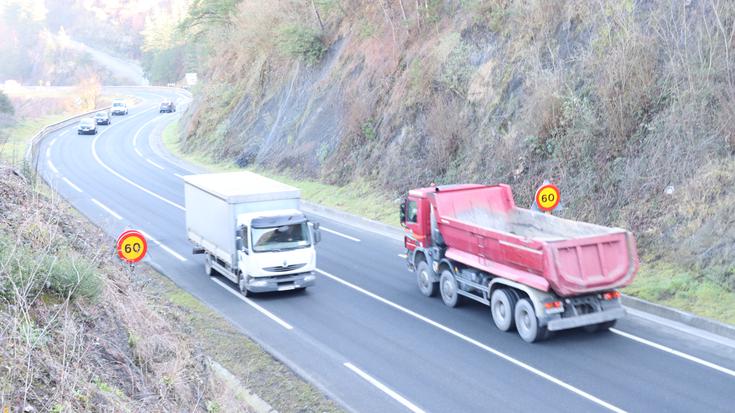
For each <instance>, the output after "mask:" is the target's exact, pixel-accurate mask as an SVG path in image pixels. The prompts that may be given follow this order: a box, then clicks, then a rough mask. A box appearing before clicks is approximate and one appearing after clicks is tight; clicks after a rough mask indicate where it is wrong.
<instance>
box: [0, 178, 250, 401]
mask: <svg viewBox="0 0 735 413" xmlns="http://www.w3.org/2000/svg"><path fill="white" fill-rule="evenodd" d="M0 194H2V196H0V320H1V322H0V325H2V328H0V359H1V360H2V374H0V406H2V407H3V408H8V409H10V410H11V411H57V412H62V411H184V410H185V411H213V410H212V408H213V407H215V406H222V408H225V406H226V407H227V408H226V410H225V411H243V410H242V409H240V408H239V407H238V401H237V400H235V399H234V396H233V395H234V394H235V392H234V391H233V392H232V393H229V392H228V391H227V389H225V388H224V387H223V384H222V383H220V382H219V380H218V379H217V377H215V376H214V375H213V374H212V372H211V371H210V369H209V367H208V364H207V359H206V356H205V355H204V354H203V353H202V352H201V350H200V348H198V346H197V344H196V343H195V342H194V340H192V339H191V338H189V337H188V336H187V335H186V334H183V332H182V331H180V330H179V328H180V327H181V326H180V325H177V323H176V320H177V318H176V317H177V316H180V315H179V314H178V313H177V312H175V311H171V308H167V306H166V305H165V303H164V305H163V306H162V305H161V304H162V303H160V302H158V301H153V300H152V299H151V297H150V296H149V294H148V293H146V290H145V287H144V285H143V284H142V283H141V281H142V279H144V278H142V277H141V275H142V274H141V271H140V269H138V274H136V275H135V276H133V274H132V273H131V272H130V271H128V270H127V269H126V268H124V267H123V266H121V265H120V264H118V263H116V262H115V261H114V259H113V249H112V248H111V247H110V246H111V245H112V244H111V242H112V241H111V240H109V239H106V238H105V237H103V236H102V234H101V233H100V232H99V230H95V229H94V228H92V227H91V226H90V225H89V224H88V223H86V222H85V221H84V220H82V219H80V218H79V217H78V216H77V215H75V214H74V213H72V212H71V211H69V210H68V209H67V207H65V206H64V205H63V204H61V203H60V202H59V201H58V200H54V199H49V198H46V197H45V196H42V195H39V194H38V193H37V192H34V191H32V190H31V189H30V186H29V185H28V184H27V183H26V182H25V181H24V180H23V179H21V178H20V177H18V176H15V175H14V174H13V173H12V172H11V170H10V169H8V168H6V167H4V166H3V167H1V168H0ZM143 273H145V272H143ZM172 321H173V322H172ZM16 409H17V410H16ZM30 409H34V410H30Z"/></svg>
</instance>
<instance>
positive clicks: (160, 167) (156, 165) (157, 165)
mask: <svg viewBox="0 0 735 413" xmlns="http://www.w3.org/2000/svg"><path fill="white" fill-rule="evenodd" d="M144 159H145V160H146V162H148V163H149V164H151V165H153V166H155V167H156V168H158V169H160V170H162V171H163V170H165V169H166V168H164V167H163V166H161V165H159V164H157V163H155V162H153V161H152V160H150V159H148V158H144Z"/></svg>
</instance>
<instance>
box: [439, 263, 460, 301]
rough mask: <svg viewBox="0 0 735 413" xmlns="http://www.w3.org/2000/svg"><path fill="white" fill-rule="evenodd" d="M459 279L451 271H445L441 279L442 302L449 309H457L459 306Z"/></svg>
mask: <svg viewBox="0 0 735 413" xmlns="http://www.w3.org/2000/svg"><path fill="white" fill-rule="evenodd" d="M458 289H459V288H458V285H457V279H456V278H454V274H452V272H451V271H449V270H447V269H444V270H443V271H442V276H441V278H439V291H440V292H441V296H442V301H444V304H446V305H447V306H449V307H456V306H457V304H459V293H458V292H457V290H458Z"/></svg>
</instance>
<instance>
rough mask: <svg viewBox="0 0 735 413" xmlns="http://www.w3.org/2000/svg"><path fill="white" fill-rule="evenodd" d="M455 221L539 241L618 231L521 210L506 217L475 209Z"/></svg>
mask: <svg viewBox="0 0 735 413" xmlns="http://www.w3.org/2000/svg"><path fill="white" fill-rule="evenodd" d="M457 219H458V220H460V221H464V222H466V223H468V224H471V225H476V226H479V227H483V228H487V229H491V230H496V231H502V232H507V233H510V234H513V235H517V236H519V237H523V238H533V239H538V240H543V241H562V240H566V239H572V238H581V237H590V236H595V235H605V234H612V233H615V232H618V231H620V230H619V229H617V228H608V227H603V226H600V225H595V224H588V223H586V222H578V221H571V220H568V219H563V218H557V217H555V216H552V215H547V214H543V213H540V212H535V211H531V210H528V209H522V208H513V209H512V210H511V211H510V212H509V213H507V214H506V213H503V212H498V211H492V210H489V209H487V208H481V207H475V208H472V209H470V210H467V211H464V212H461V213H459V214H457Z"/></svg>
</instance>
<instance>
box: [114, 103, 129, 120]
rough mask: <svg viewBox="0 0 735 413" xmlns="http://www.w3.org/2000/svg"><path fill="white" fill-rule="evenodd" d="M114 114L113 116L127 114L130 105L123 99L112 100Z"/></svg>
mask: <svg viewBox="0 0 735 413" xmlns="http://www.w3.org/2000/svg"><path fill="white" fill-rule="evenodd" d="M112 114H113V116H114V115H127V114H128V105H127V104H125V102H122V101H113V102H112Z"/></svg>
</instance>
